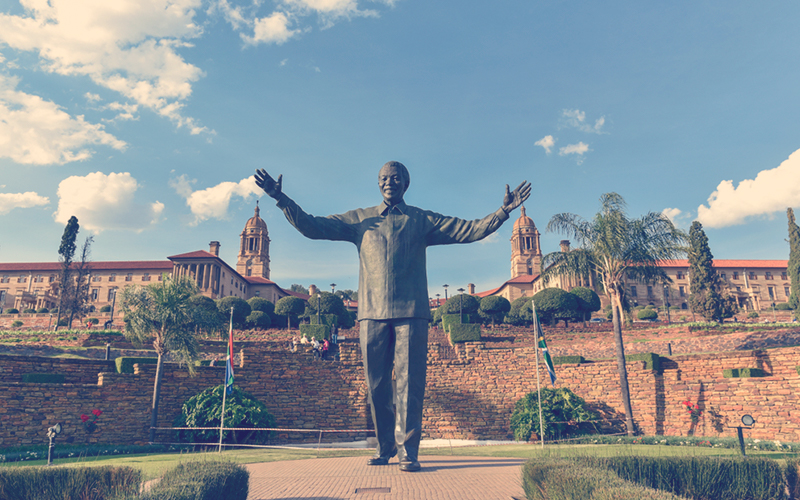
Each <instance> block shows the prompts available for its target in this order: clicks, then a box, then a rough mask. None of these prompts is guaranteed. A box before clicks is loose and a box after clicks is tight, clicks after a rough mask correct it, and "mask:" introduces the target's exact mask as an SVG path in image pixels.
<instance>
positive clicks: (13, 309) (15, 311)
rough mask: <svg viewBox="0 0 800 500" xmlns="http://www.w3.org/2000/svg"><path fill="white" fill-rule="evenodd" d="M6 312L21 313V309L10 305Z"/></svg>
mask: <svg viewBox="0 0 800 500" xmlns="http://www.w3.org/2000/svg"><path fill="white" fill-rule="evenodd" d="M6 314H19V309H17V308H15V307H10V308H8V309H6Z"/></svg>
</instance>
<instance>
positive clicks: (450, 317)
mask: <svg viewBox="0 0 800 500" xmlns="http://www.w3.org/2000/svg"><path fill="white" fill-rule="evenodd" d="M471 319H472V318H471V317H470V315H469V314H462V315H461V318H460V319H459V315H458V314H442V329H443V330H444V331H446V332H449V331H450V326H452V325H461V324H467V323H470V322H471V321H470V320H471Z"/></svg>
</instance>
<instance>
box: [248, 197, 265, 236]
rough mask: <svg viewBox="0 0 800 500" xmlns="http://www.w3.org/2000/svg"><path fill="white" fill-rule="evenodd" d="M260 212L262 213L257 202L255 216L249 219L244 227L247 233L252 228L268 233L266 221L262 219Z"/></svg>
mask: <svg viewBox="0 0 800 500" xmlns="http://www.w3.org/2000/svg"><path fill="white" fill-rule="evenodd" d="M259 212H260V210H259V208H258V200H256V210H255V215H253V216H252V217H250V218H249V219H247V222H246V223H245V225H244V229H245V231H247V230H248V229H250V228H257V229H263V230H264V232H266V231H267V223H266V222H264V219H262V218H261V217H260V216H259Z"/></svg>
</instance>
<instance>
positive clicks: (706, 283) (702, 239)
mask: <svg viewBox="0 0 800 500" xmlns="http://www.w3.org/2000/svg"><path fill="white" fill-rule="evenodd" d="M688 258H689V277H690V278H691V284H690V287H689V291H690V295H689V305H690V306H691V308H692V312H695V313H697V314H700V315H702V316H703V317H704V318H705V319H706V321H721V320H722V319H723V318H730V317H731V316H733V314H734V313H735V312H736V299H735V298H734V297H731V296H730V295H728V294H723V293H722V291H721V284H720V280H719V276H718V275H717V272H716V271H715V270H714V267H713V266H714V256H713V255H712V254H711V249H710V248H709V247H708V237H706V233H705V231H703V225H702V224H700V223H699V222H698V221H694V222H692V227H691V228H690V229H689V252H688Z"/></svg>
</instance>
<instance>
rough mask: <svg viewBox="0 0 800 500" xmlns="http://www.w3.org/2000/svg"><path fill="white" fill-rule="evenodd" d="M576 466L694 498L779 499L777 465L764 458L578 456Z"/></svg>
mask: <svg viewBox="0 0 800 500" xmlns="http://www.w3.org/2000/svg"><path fill="white" fill-rule="evenodd" d="M576 460H577V461H578V462H579V463H581V464H585V465H588V466H592V467H601V468H605V469H609V470H610V471H613V472H615V473H616V474H618V476H619V477H620V478H622V479H625V480H627V481H631V482H634V483H637V484H640V485H642V486H646V487H648V488H655V489H659V490H663V491H669V492H671V493H674V494H675V495H680V496H685V497H689V498H697V499H710V498H715V499H716V498H720V499H723V498H724V499H725V500H750V499H758V500H779V499H780V500H783V499H784V498H785V496H784V490H785V488H786V486H785V485H786V483H785V478H784V470H783V468H782V467H781V465H780V464H779V463H778V462H777V461H775V460H772V459H768V458H749V457H748V458H722V457H708V456H705V457H704V456H694V457H642V456H617V457H608V458H600V457H579V458H577V459H576Z"/></svg>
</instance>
